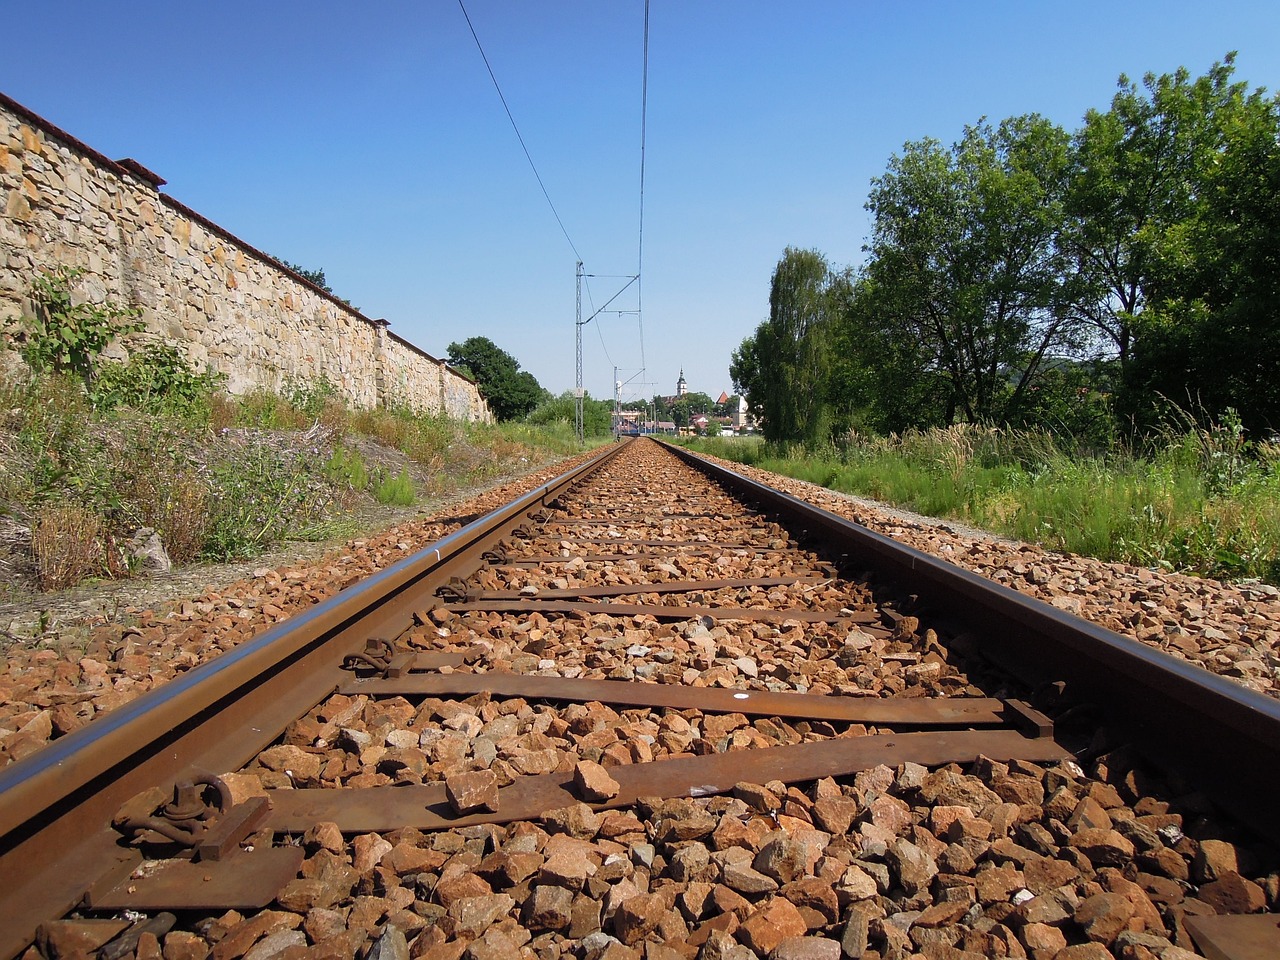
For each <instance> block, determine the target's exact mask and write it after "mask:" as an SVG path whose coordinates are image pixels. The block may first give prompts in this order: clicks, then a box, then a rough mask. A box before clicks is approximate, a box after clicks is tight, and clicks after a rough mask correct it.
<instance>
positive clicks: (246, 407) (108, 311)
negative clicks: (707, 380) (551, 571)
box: [0, 270, 578, 597]
mask: <svg viewBox="0 0 1280 960" xmlns="http://www.w3.org/2000/svg"><path fill="white" fill-rule="evenodd" d="M77 280H78V275H77V274H76V272H75V271H71V270H58V271H55V272H53V273H49V274H44V275H41V276H40V277H38V278H36V280H35V281H34V282H33V284H32V290H31V298H32V301H33V302H34V303H35V305H36V309H35V311H34V314H35V315H33V316H30V317H24V318H22V319H20V320H18V321H16V322H14V323H12V324H10V325H9V326H8V327H7V328H6V329H5V330H4V331H3V332H4V334H5V335H6V337H7V338H8V339H9V340H10V342H11V344H12V345H13V347H14V348H15V349H16V351H17V353H18V355H19V356H20V357H21V358H22V360H23V361H25V363H22V364H17V365H16V367H14V368H11V370H10V374H11V375H9V376H7V377H6V378H5V379H4V380H3V382H0V533H2V534H4V536H3V539H4V541H5V542H6V545H7V546H8V547H10V548H11V547H12V546H13V544H14V543H16V542H20V543H21V547H20V549H19V550H18V551H17V554H18V556H17V559H16V560H14V559H12V557H11V556H9V555H6V556H7V562H9V563H10V564H11V565H17V566H19V567H24V566H25V567H28V568H29V571H28V572H29V573H30V576H29V577H28V578H23V579H30V580H33V581H34V582H35V583H36V584H38V586H39V588H41V589H45V590H53V589H61V588H65V587H70V586H73V585H75V584H77V583H80V582H83V581H84V580H86V579H94V578H120V577H127V576H130V575H132V574H134V573H137V572H138V568H139V564H140V562H141V561H140V560H139V559H138V557H137V553H136V551H135V550H134V549H133V541H135V540H137V535H138V532H139V531H154V532H155V533H156V534H157V535H158V536H159V539H160V541H161V543H162V544H163V546H164V549H165V551H166V552H167V554H168V557H169V558H170V559H171V560H172V561H173V562H174V563H175V564H189V563H195V562H199V561H225V560H234V559H245V558H250V557H253V556H256V555H258V554H260V553H262V552H264V551H266V550H269V549H271V548H273V547H275V546H276V545H278V544H280V543H281V542H282V541H285V540H335V539H341V538H344V537H348V536H351V535H354V534H355V533H356V532H357V531H358V529H359V523H360V521H359V519H358V516H359V514H360V512H361V510H362V509H364V508H365V507H366V506H372V505H373V504H375V503H381V504H394V505H398V506H402V507H408V506H411V505H413V504H414V503H416V502H419V501H421V500H423V499H425V498H433V497H439V496H442V495H445V494H448V493H450V492H452V491H457V490H463V489H466V488H468V487H471V486H474V485H476V484H480V483H484V482H488V481H492V480H496V479H499V478H500V477H502V476H504V475H506V474H509V473H515V472H522V471H523V470H527V469H529V468H530V467H531V466H533V465H535V464H537V463H539V462H542V461H546V460H550V459H553V458H556V457H561V456H565V455H568V454H570V453H573V452H576V451H577V450H578V445H577V443H576V440H575V439H574V437H573V433H572V430H571V429H569V428H568V427H567V426H565V427H550V428H548V427H539V426H535V425H531V424H525V423H500V424H490V425H487V424H473V423H463V422H459V421H455V420H449V419H446V418H444V417H439V416H431V415H423V414H418V413H415V412H413V411H411V410H409V409H408V408H406V407H398V406H392V407H391V408H389V409H378V410H355V409H351V408H349V407H348V406H346V405H345V404H344V403H343V401H342V399H341V395H340V393H339V391H338V390H337V388H336V387H334V386H333V385H332V384H330V383H328V382H325V381H323V380H321V381H316V382H307V383H288V384H286V385H285V386H284V388H283V389H281V390H279V391H274V392H273V391H266V390H260V391H256V392H253V393H250V394H248V395H246V396H240V397H232V396H229V395H228V394H227V393H226V392H225V391H224V390H223V389H222V387H223V384H222V378H220V377H219V376H217V375H216V374H212V373H209V372H205V371H199V370H196V369H195V368H194V367H193V365H192V364H191V363H190V361H189V360H188V359H187V358H186V356H185V355H184V354H183V353H182V352H181V351H180V350H179V349H178V348H177V347H175V346H174V345H172V344H167V343H163V342H156V341H151V342H142V343H139V342H136V341H137V338H136V337H134V338H132V339H130V335H131V334H136V333H137V332H138V324H137V317H136V314H135V313H134V312H133V311H130V310H127V309H124V308H121V307H119V306H117V305H114V304H110V303H107V304H99V305H92V304H86V303H82V302H76V298H75V297H74V296H73V292H74V289H75V286H76V282H77ZM126 345H127V346H128V349H127V351H126ZM109 347H110V348H111V349H110V350H109V349H108V348H109ZM109 354H110V355H109ZM148 535H149V534H148ZM12 553H13V551H12V550H10V554H12ZM2 589H3V588H0V591H2ZM2 596H3V593H2V592H0V597H2Z"/></svg>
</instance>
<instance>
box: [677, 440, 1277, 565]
mask: <svg viewBox="0 0 1280 960" xmlns="http://www.w3.org/2000/svg"><path fill="white" fill-rule="evenodd" d="M694 445H695V446H696V447H697V448H698V449H702V450H706V451H707V452H710V453H714V454H715V455H717V456H721V457H724V458H725V459H729V460H735V461H737V462H740V463H749V464H752V465H754V466H758V467H761V468H762V469H766V470H770V471H772V472H775V473H780V474H783V475H786V476H791V477H795V478H797V479H801V480H808V481H810V482H813V483H818V484H821V485H822V486H825V487H829V488H831V489H834V490H838V491H841V492H845V493H853V494H858V495H861V496H867V497H871V498H873V499H876V500H880V501H883V502H885V503H889V504H892V505H895V506H899V507H902V508H905V509H909V510H914V511H917V512H919V513H924V514H927V515H930V516H936V517H944V518H950V519H955V520H960V521H963V522H966V523H969V524H972V525H974V526H977V527H981V528H984V529H987V530H990V531H992V532H994V533H998V534H1001V535H1004V536H1009V537H1015V538H1018V539H1021V540H1027V541H1030V542H1033V543H1039V544H1043V545H1044V546H1047V547H1050V548H1053V549H1058V550H1064V551H1067V552H1071V553H1077V554H1082V555H1085V556H1091V557H1096V558H1099V559H1102V560H1112V561H1121V562H1127V563H1134V564H1141V565H1147V566H1159V567H1163V568H1166V569H1171V570H1180V571H1184V572H1189V573H1194V574H1199V575H1202V576H1212V577H1219V578H1225V579H1233V578H1250V577H1256V578H1259V579H1263V580H1266V581H1268V582H1271V583H1280V448H1277V447H1276V446H1274V445H1267V444H1253V443H1250V442H1248V441H1247V440H1246V439H1245V438H1244V437H1243V434H1242V432H1241V431H1240V430H1239V428H1238V424H1237V423H1236V422H1235V421H1234V420H1233V418H1232V417H1231V416H1230V415H1228V416H1226V417H1224V418H1223V419H1222V420H1220V421H1211V422H1208V423H1206V424H1204V425H1199V426H1197V425H1195V424H1185V425H1184V429H1183V430H1182V431H1181V432H1177V433H1172V432H1171V433H1168V434H1166V435H1165V436H1163V437H1160V438H1158V440H1157V441H1155V442H1153V443H1152V444H1150V446H1149V448H1148V449H1147V450H1145V451H1144V452H1143V454H1142V455H1138V454H1137V453H1135V452H1134V451H1132V450H1115V451H1109V452H1106V453H1097V452H1093V451H1088V450H1078V449H1074V448H1071V447H1067V446H1064V445H1063V444H1062V443H1061V441H1059V440H1058V439H1057V438H1056V437H1054V436H1053V435H1051V434H1049V433H1047V432H1044V431H1033V430H1000V429H996V428H987V427H975V426H971V425H960V426H955V427H951V428H949V429H946V430H941V429H935V430H928V431H911V432H908V433H904V434H902V435H893V436H889V437H871V436H863V435H858V434H851V435H850V436H848V437H845V438H843V441H842V442H841V443H840V444H839V445H835V444H833V445H829V446H827V447H825V448H822V449H818V450H803V449H800V448H796V447H778V446H776V445H768V444H764V443H762V442H759V441H746V442H744V441H743V440H742V439H735V440H733V441H715V440H708V441H697V442H696V443H695V444H694Z"/></svg>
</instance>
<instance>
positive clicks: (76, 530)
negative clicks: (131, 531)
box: [31, 503, 106, 590]
mask: <svg viewBox="0 0 1280 960" xmlns="http://www.w3.org/2000/svg"><path fill="white" fill-rule="evenodd" d="M103 538H104V530H103V523H102V518H101V517H100V516H98V515H97V514H96V513H94V512H93V511H92V510H88V509H86V508H85V507H82V506H80V505H79V504H75V503H65V504H50V505H49V506H46V507H43V508H42V509H41V510H40V512H39V513H38V514H37V516H36V522H35V525H34V527H33V529H32V531H31V549H32V552H33V553H34V554H35V560H36V578H37V583H38V585H39V587H40V589H41V590H63V589H66V588H67V587H73V586H75V585H76V584H77V583H80V582H81V581H82V580H84V579H85V578H86V577H89V576H92V575H93V574H95V573H102V572H104V570H105V566H106V564H105V563H104V560H105V553H104V549H103Z"/></svg>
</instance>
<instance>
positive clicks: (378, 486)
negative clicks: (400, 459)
mask: <svg viewBox="0 0 1280 960" xmlns="http://www.w3.org/2000/svg"><path fill="white" fill-rule="evenodd" d="M373 495H374V497H375V498H377V501H378V502H379V503H383V504H394V505H395V506H398V507H407V506H410V505H412V503H413V501H414V499H415V496H414V492H413V480H412V479H410V477H409V468H408V467H401V468H400V472H399V473H398V474H396V475H395V476H394V477H393V476H391V475H390V474H389V473H383V472H382V471H378V472H377V474H376V475H375V477H374V481H373Z"/></svg>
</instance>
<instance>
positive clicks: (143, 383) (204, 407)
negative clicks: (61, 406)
mask: <svg viewBox="0 0 1280 960" xmlns="http://www.w3.org/2000/svg"><path fill="white" fill-rule="evenodd" d="M225 381H226V377H225V376H224V375H223V374H220V373H215V372H212V371H207V370H206V371H203V372H197V370H196V369H195V367H194V365H193V364H192V363H191V361H190V360H188V359H187V357H186V356H185V355H184V354H182V353H181V352H180V351H179V350H178V349H177V348H176V347H174V346H172V345H170V344H167V343H152V344H148V345H147V346H145V347H143V348H142V349H141V350H139V351H137V352H135V353H133V354H132V355H131V356H130V357H129V360H128V362H127V363H104V364H103V365H102V366H101V368H100V369H99V371H98V377H97V379H96V380H95V381H94V384H93V391H92V397H93V402H94V406H96V407H98V408H99V409H102V410H110V409H114V408H116V407H121V406H127V407H133V408H134V409H137V410H145V411H146V412H148V413H169V414H173V415H175V416H179V417H187V418H198V419H199V420H201V421H204V422H208V420H209V417H210V411H211V408H212V399H213V394H214V392H215V391H216V390H217V389H218V388H219V387H220V386H221V385H222V384H223V383H224V382H225Z"/></svg>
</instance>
